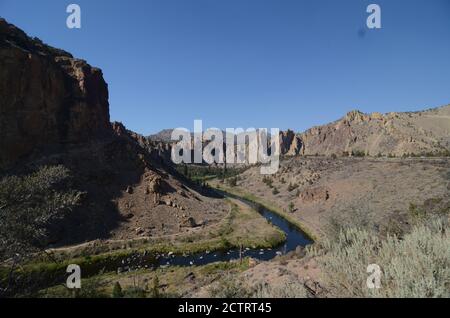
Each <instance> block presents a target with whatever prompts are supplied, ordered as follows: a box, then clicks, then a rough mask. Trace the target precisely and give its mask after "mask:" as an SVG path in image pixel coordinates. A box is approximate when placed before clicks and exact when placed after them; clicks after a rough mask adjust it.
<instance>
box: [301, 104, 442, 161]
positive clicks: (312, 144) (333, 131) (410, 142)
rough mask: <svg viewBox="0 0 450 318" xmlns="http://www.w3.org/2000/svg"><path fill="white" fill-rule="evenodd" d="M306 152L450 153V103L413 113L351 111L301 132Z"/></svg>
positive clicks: (372, 153) (367, 153)
mask: <svg viewBox="0 0 450 318" xmlns="http://www.w3.org/2000/svg"><path fill="white" fill-rule="evenodd" d="M299 137H300V139H301V140H302V143H303V148H302V151H301V153H302V154H304V155H315V154H320V155H332V154H336V155H341V154H342V153H343V152H348V153H351V152H352V151H354V152H364V153H365V154H366V155H370V156H376V155H378V154H381V155H395V156H402V155H404V154H426V153H435V154H438V153H447V152H448V151H449V150H450V105H448V106H444V107H440V108H435V109H431V110H427V111H420V112H409V113H388V114H384V115H383V114H380V113H372V114H370V115H369V114H364V113H361V112H359V111H352V112H349V113H348V114H347V115H346V116H345V117H343V118H342V119H340V120H337V121H335V122H333V123H330V124H327V125H324V126H319V127H314V128H311V129H309V130H307V131H306V132H304V133H301V134H299Z"/></svg>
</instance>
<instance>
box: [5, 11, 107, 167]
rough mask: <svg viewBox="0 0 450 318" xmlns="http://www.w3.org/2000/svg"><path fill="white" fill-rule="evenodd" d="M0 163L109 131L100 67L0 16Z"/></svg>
mask: <svg viewBox="0 0 450 318" xmlns="http://www.w3.org/2000/svg"><path fill="white" fill-rule="evenodd" d="M0 115H1V116H0V136H1V137H2V138H1V139H0V149H2V151H1V152H0V167H2V166H3V167H5V166H8V165H11V164H13V163H15V161H16V160H18V159H19V158H21V157H23V156H27V155H29V154H31V153H32V152H34V151H35V150H38V149H40V148H42V147H45V148H48V147H50V146H61V145H64V144H68V143H69V144H70V143H71V144H73V143H80V142H84V141H87V140H89V139H90V138H92V137H94V136H98V135H102V134H105V133H107V132H108V131H109V129H110V122H109V105H108V86H107V84H106V83H105V81H104V79H103V75H102V71H101V70H100V69H97V68H94V67H91V66H90V65H89V64H87V63H86V62H85V61H83V60H79V59H75V58H73V56H72V55H70V54H69V53H67V52H65V51H62V50H59V49H55V48H52V47H50V46H48V45H45V44H43V42H42V41H40V40H39V39H32V38H29V37H28V36H27V35H26V34H25V33H24V32H23V31H21V30H20V29H18V28H16V27H15V26H13V25H11V24H8V23H7V22H6V21H5V20H4V19H0Z"/></svg>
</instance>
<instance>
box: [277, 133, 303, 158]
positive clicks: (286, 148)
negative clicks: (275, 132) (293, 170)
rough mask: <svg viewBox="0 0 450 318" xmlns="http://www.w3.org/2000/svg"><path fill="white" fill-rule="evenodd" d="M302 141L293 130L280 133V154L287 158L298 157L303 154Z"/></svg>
mask: <svg viewBox="0 0 450 318" xmlns="http://www.w3.org/2000/svg"><path fill="white" fill-rule="evenodd" d="M301 150H302V141H301V139H300V137H299V136H298V135H296V134H295V133H294V132H293V131H292V130H287V131H282V132H280V153H281V154H282V155H286V156H297V155H299V154H300V153H301Z"/></svg>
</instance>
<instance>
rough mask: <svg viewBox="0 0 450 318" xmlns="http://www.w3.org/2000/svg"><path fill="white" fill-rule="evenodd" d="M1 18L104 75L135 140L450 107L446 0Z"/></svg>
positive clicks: (140, 7) (169, 7) (121, 7)
mask: <svg viewBox="0 0 450 318" xmlns="http://www.w3.org/2000/svg"><path fill="white" fill-rule="evenodd" d="M70 3H77V4H79V5H80V6H81V9H82V29H81V30H69V29H68V28H67V27H66V24H65V21H66V18H67V13H66V12H65V11H66V10H65V9H66V7H67V5H68V4H70ZM370 3H377V4H379V5H380V6H381V9H382V27H383V28H382V29H381V30H369V29H367V27H366V24H365V23H366V18H367V16H368V14H367V13H366V7H367V5H368V4H370ZM0 16H2V17H4V18H6V19H7V20H8V21H9V22H11V23H14V24H16V25H17V26H18V27H20V28H22V29H23V30H24V31H26V32H27V33H28V34H29V35H32V36H37V37H39V38H41V39H42V40H44V42H46V43H48V44H50V45H53V46H56V47H60V48H63V49H65V50H67V51H69V52H71V53H73V54H74V55H75V56H76V57H79V58H83V59H86V60H87V61H88V62H89V63H90V64H92V65H94V66H98V67H100V68H102V69H103V72H104V75H105V79H106V81H107V82H108V84H109V88H110V104H111V119H112V120H118V121H122V122H123V123H124V124H125V125H126V126H127V127H128V128H129V129H132V130H134V131H137V132H139V133H142V134H150V133H153V132H156V131H158V130H160V129H163V128H170V127H186V128H189V129H193V121H194V119H203V121H204V128H206V127H218V128H221V129H225V128H227V127H243V128H249V127H256V128H259V127H261V128H262V127H267V128H271V127H276V128H281V129H286V128H292V129H294V130H297V131H302V130H304V129H307V128H309V127H311V126H313V125H318V124H323V123H327V122H329V121H332V120H335V119H338V118H340V117H341V116H343V115H344V114H345V113H346V112H348V111H349V110H351V109H360V110H362V111H364V112H372V111H379V112H389V111H409V110H420V109H423V108H427V107H434V106H440V105H444V104H448V103H450V1H448V0H395V1H393V0H383V1H382V0H371V1H365V0H342V1H337V0H328V1H323V0H308V1H302V0H296V1H294V0H292V1H291V0H282V1H280V0H155V1H152V0H150V1H149V0H142V1H138V0H128V1H118V0H95V1H92V0H72V1H64V0H41V1H29V0H0Z"/></svg>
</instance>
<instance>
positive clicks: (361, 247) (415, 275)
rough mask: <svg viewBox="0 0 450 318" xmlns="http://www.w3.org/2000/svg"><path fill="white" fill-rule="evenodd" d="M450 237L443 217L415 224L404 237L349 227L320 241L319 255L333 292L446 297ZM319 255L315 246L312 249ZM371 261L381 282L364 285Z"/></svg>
mask: <svg viewBox="0 0 450 318" xmlns="http://www.w3.org/2000/svg"><path fill="white" fill-rule="evenodd" d="M449 246H450V237H449V233H448V226H447V223H445V222H442V220H436V221H434V222H432V223H431V224H430V225H421V226H416V227H414V228H413V229H412V231H411V232H410V233H409V234H406V235H405V236H404V237H403V239H401V240H400V239H398V238H397V237H396V236H388V237H387V238H386V239H384V240H382V239H380V238H379V237H378V236H376V235H374V234H370V233H369V232H368V231H367V230H362V229H355V228H350V229H346V230H343V231H341V233H340V234H339V236H338V238H337V239H335V240H325V241H324V242H323V255H321V256H319V257H318V260H319V262H320V264H321V268H322V269H323V270H324V274H325V278H326V281H327V284H328V286H329V292H330V293H331V296H336V297H395V298H396V297H414V298H416V297H420V298H422V297H449V296H450V292H449V291H450V283H449V278H450V248H449ZM310 254H311V255H313V254H314V255H316V256H317V254H318V253H317V250H315V249H312V250H310ZM369 264H377V265H379V266H380V268H381V270H382V276H381V288H380V289H369V288H368V287H367V285H366V281H367V278H368V274H367V272H366V270H367V266H368V265H369Z"/></svg>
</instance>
